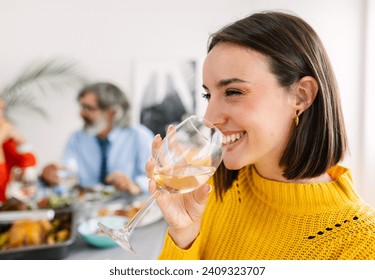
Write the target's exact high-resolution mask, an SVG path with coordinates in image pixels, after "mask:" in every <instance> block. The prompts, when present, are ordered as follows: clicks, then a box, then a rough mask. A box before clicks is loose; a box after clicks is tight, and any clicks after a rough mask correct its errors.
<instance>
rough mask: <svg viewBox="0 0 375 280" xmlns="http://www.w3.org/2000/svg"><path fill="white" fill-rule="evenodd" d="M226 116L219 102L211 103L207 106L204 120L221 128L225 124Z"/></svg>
mask: <svg viewBox="0 0 375 280" xmlns="http://www.w3.org/2000/svg"><path fill="white" fill-rule="evenodd" d="M224 115H225V113H224V111H223V106H219V104H218V102H213V101H210V102H209V103H208V105H207V108H206V113H205V115H204V118H205V119H206V120H208V121H209V122H210V123H212V124H214V125H215V126H219V125H220V124H222V123H223V122H224V119H225V117H224Z"/></svg>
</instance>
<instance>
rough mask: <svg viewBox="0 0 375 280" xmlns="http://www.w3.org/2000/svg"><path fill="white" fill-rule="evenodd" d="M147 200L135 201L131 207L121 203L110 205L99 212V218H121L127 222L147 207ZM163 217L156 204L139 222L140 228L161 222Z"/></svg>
mask: <svg viewBox="0 0 375 280" xmlns="http://www.w3.org/2000/svg"><path fill="white" fill-rule="evenodd" d="M145 203H146V201H145V200H135V201H134V202H132V203H131V204H129V205H126V206H124V205H123V204H121V203H112V204H108V205H106V206H104V207H102V208H100V209H99V210H98V213H97V214H98V216H99V217H105V216H119V217H124V218H126V219H127V220H129V219H131V218H132V217H133V216H134V215H135V214H136V213H137V212H138V211H139V209H141V208H142V207H143V206H144V205H145ZM162 217H163V214H162V213H161V211H160V209H159V207H158V205H157V204H156V203H155V204H154V205H153V206H151V208H150V210H149V211H148V212H147V213H146V215H145V216H144V217H143V218H142V220H141V221H140V222H139V224H138V227H142V226H147V225H150V224H152V223H155V222H157V221H159V220H160V219H161V218H162Z"/></svg>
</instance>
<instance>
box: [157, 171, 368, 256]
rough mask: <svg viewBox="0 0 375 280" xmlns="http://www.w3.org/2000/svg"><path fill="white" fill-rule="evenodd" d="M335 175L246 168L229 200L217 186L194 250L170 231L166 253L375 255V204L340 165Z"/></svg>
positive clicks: (164, 250)
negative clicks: (269, 173) (317, 179)
mask: <svg viewBox="0 0 375 280" xmlns="http://www.w3.org/2000/svg"><path fill="white" fill-rule="evenodd" d="M328 173H329V174H330V176H331V177H332V178H333V180H334V181H332V182H329V183H312V184H295V183H282V182H276V181H271V180H267V179H265V178H262V177H261V176H260V175H259V174H258V173H257V172H256V170H255V168H253V167H252V166H249V167H246V168H244V169H242V170H241V171H240V173H239V176H238V179H237V180H236V181H234V183H233V185H232V188H231V189H230V190H228V191H227V192H226V193H225V195H224V197H223V201H222V202H221V201H220V200H219V199H216V198H215V193H214V191H213V192H211V193H210V197H209V201H208V204H207V208H206V210H205V213H204V216H203V221H202V227H201V231H200V234H199V236H198V237H197V239H196V240H195V241H194V243H193V244H192V246H191V247H190V248H189V249H187V250H182V249H180V248H179V247H177V246H176V245H175V244H174V242H173V240H172V239H171V237H170V236H169V235H168V234H167V235H166V238H165V243H164V248H163V250H162V253H161V255H160V256H159V259H175V260H176V259H190V260H192V259H211V260H212V259H234V260H243V259H264V260H275V259H289V260H302V259H304V260H305V259H306V260H307V259H319V260H325V259H372V260H374V259H375V211H374V210H373V209H371V207H369V206H368V205H366V204H365V203H363V202H362V201H361V200H360V198H359V197H358V196H357V194H356V193H355V191H354V189H353V183H352V178H351V174H350V171H349V170H348V169H346V168H344V167H340V166H336V167H333V168H332V169H330V170H329V172H328Z"/></svg>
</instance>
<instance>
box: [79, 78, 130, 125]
mask: <svg viewBox="0 0 375 280" xmlns="http://www.w3.org/2000/svg"><path fill="white" fill-rule="evenodd" d="M89 92H90V93H91V92H92V93H94V94H95V95H96V98H97V101H98V106H99V108H100V109H101V110H106V109H110V108H112V109H114V110H115V111H116V115H115V120H114V125H115V126H120V127H127V126H129V124H130V103H129V101H128V98H127V97H126V95H125V93H124V92H123V91H122V90H121V89H120V88H118V87H117V86H115V85H114V84H110V83H95V84H90V85H87V86H85V87H84V88H83V89H81V91H80V92H79V94H78V97H77V99H78V100H79V99H81V98H82V97H83V96H84V95H86V94H87V93H89Z"/></svg>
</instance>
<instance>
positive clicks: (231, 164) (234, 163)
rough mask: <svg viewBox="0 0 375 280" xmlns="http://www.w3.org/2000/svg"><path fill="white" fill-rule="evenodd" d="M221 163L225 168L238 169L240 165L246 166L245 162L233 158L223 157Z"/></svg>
mask: <svg viewBox="0 0 375 280" xmlns="http://www.w3.org/2000/svg"><path fill="white" fill-rule="evenodd" d="M223 163H224V166H225V168H226V169H229V170H239V169H241V168H242V167H244V166H246V164H242V163H241V162H239V161H238V159H237V160H235V159H225V158H224V159H223Z"/></svg>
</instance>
